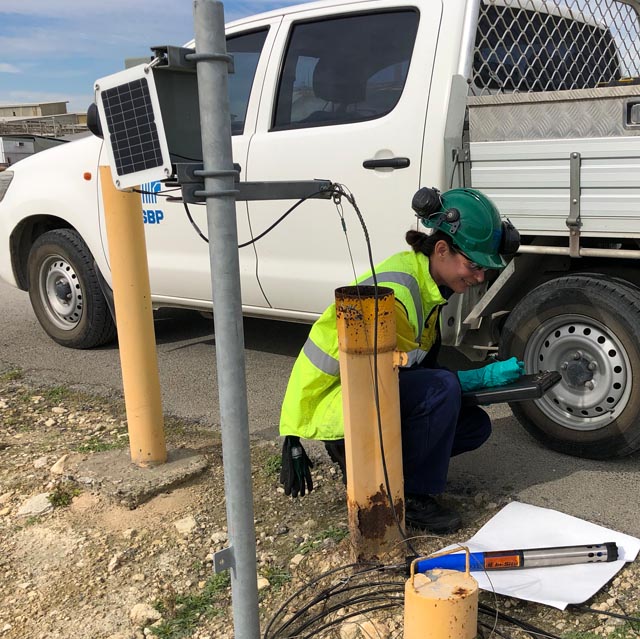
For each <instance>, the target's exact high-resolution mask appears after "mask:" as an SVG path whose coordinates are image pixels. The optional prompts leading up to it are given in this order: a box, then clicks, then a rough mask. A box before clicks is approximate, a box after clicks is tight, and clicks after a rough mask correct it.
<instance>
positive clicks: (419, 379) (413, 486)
mask: <svg viewBox="0 0 640 639" xmlns="http://www.w3.org/2000/svg"><path fill="white" fill-rule="evenodd" d="M400 417H401V422H402V461H403V467H404V490H405V493H406V494H410V495H435V494H438V493H441V492H443V491H444V489H445V484H446V482H447V473H448V470H449V460H450V459H451V457H453V456H454V455H459V454H460V453H464V452H466V451H469V450H474V449H476V448H478V447H479V446H481V445H482V444H483V443H484V442H485V441H486V440H487V439H488V438H489V435H490V434H491V420H490V419H489V416H488V415H487V413H485V412H484V411H483V410H482V409H481V408H478V407H477V406H469V407H466V406H462V404H461V390H460V383H459V382H458V377H457V375H456V374H455V373H452V372H451V371H448V370H445V369H431V368H419V367H418V368H409V369H400Z"/></svg>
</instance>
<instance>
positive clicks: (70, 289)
mask: <svg viewBox="0 0 640 639" xmlns="http://www.w3.org/2000/svg"><path fill="white" fill-rule="evenodd" d="M28 273H29V298H30V299H31V306H32V307H33V310H34V312H35V314H36V317H37V318H38V321H39V322H40V324H41V326H42V328H44V330H45V331H46V333H47V334H48V335H49V336H50V337H51V338H52V339H53V340H54V341H56V342H58V344H62V346H68V347H69V348H92V347H94V346H101V345H102V344H107V343H108V342H111V341H112V340H113V339H114V338H115V335H116V328H115V324H114V322H113V319H112V317H111V313H110V311H109V307H108V305H107V302H106V300H105V298H104V295H103V294H102V291H101V290H100V284H99V281H98V274H97V273H96V271H95V270H94V266H93V257H92V255H91V252H90V251H89V249H88V247H87V245H86V244H85V243H84V242H83V241H82V239H81V237H80V235H79V234H78V233H77V232H76V231H73V230H71V229H56V230H54V231H48V232H47V233H43V234H42V235H41V236H40V237H39V238H38V239H37V240H36V241H35V242H34V243H33V246H32V248H31V251H30V252H29V260H28Z"/></svg>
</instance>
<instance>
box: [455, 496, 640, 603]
mask: <svg viewBox="0 0 640 639" xmlns="http://www.w3.org/2000/svg"><path fill="white" fill-rule="evenodd" d="M611 541H614V542H615V543H616V544H617V545H618V552H619V555H620V559H619V560H618V561H612V562H609V563H594V564H577V565H572V566H551V567H548V568H529V569H526V568H525V569H521V570H506V571H490V572H473V573H472V575H473V577H474V578H475V579H476V580H477V581H478V585H479V586H480V588H482V589H483V590H488V591H495V592H497V593H499V594H501V595H507V596H509V597H517V598H518V599H526V600H528V601H536V602H538V603H541V604H546V605H548V606H553V607H554V608H559V609H560V610H564V609H565V608H566V607H567V605H569V604H577V603H582V602H583V601H586V600H587V599H589V597H591V596H592V595H594V594H595V593H596V592H598V590H600V588H602V586H604V584H606V583H607V581H609V579H611V578H612V577H613V576H614V575H615V574H616V573H617V572H618V571H619V570H620V569H621V568H622V566H624V563H625V562H627V561H633V560H634V559H635V558H636V556H637V554H638V551H639V550H640V539H637V538H636V537H631V536H629V535H624V534H622V533H619V532H616V531H614V530H610V529H609V528H604V527H603V526H598V525H596V524H592V523H590V522H588V521H584V520H583V519H578V518H577V517H571V516H570V515H565V514H564V513H560V512H558V511H557V510H550V509H548V508H539V507H537V506H530V505H528V504H522V503H519V502H512V503H510V504H508V505H507V506H505V507H504V508H503V509H502V510H501V511H500V512H499V513H498V514H497V515H496V516H495V517H493V518H492V519H490V520H489V521H488V522H487V523H486V524H485V525H484V526H483V527H482V528H481V529H480V530H479V531H478V532H477V533H476V534H475V535H474V536H473V537H472V538H471V539H469V541H468V542H466V543H465V544H463V545H465V546H467V547H468V548H469V550H470V551H471V552H486V551H489V550H523V549H526V548H549V547H553V546H576V545H584V544H601V543H607V542H611ZM449 548H455V546H449Z"/></svg>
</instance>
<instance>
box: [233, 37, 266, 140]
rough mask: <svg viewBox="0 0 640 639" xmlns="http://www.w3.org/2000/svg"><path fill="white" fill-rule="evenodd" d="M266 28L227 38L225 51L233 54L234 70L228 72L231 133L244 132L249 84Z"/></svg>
mask: <svg viewBox="0 0 640 639" xmlns="http://www.w3.org/2000/svg"><path fill="white" fill-rule="evenodd" d="M267 32H268V29H261V30H260V31H253V32H252V33H243V34H242V35H233V36H229V37H228V38H227V52H228V53H230V54H232V55H233V64H234V67H235V72H234V73H230V74H229V109H230V111H231V134H232V135H242V133H244V120H245V116H246V114H247V105H248V103H249V95H250V94H251V86H252V85H253V79H254V76H255V74H256V68H257V67H258V60H259V59H260V53H261V51H262V47H263V46H264V41H265V39H266V37H267Z"/></svg>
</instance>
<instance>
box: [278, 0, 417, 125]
mask: <svg viewBox="0 0 640 639" xmlns="http://www.w3.org/2000/svg"><path fill="white" fill-rule="evenodd" d="M418 21H419V14H418V12H417V11H415V10H410V9H402V10H399V11H392V12H391V11H390V12H380V13H369V14H359V15H352V16H347V17H343V18H333V19H329V20H321V21H316V22H303V23H298V24H296V25H294V27H293V29H292V31H291V34H290V37H289V42H288V45H287V50H286V54H285V61H284V65H283V68H282V74H281V77H280V80H279V85H278V92H277V100H276V108H275V114H274V120H273V124H272V128H273V129H279V130H280V129H293V128H301V127H316V126H328V125H333V124H344V123H347V122H361V121H363V120H371V119H374V118H379V117H382V116H383V115H386V114H387V113H389V112H390V111H391V110H392V109H393V108H394V107H395V105H396V104H397V103H398V100H399V99H400V96H401V94H402V90H403V88H404V83H405V80H406V78H407V73H408V70H409V63H410V61H411V54H412V52H413V46H414V43H415V38H416V32H417V29H418Z"/></svg>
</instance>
